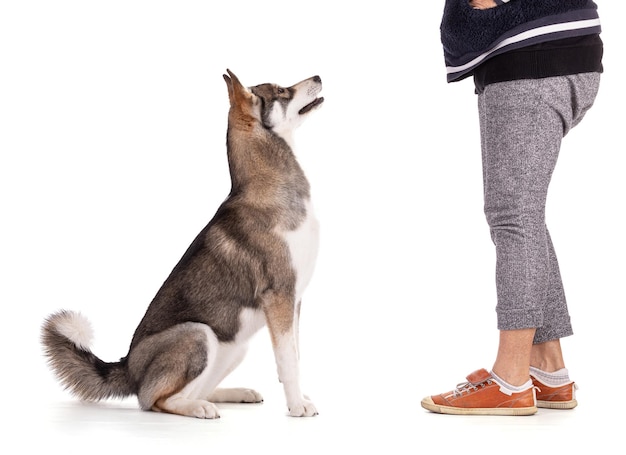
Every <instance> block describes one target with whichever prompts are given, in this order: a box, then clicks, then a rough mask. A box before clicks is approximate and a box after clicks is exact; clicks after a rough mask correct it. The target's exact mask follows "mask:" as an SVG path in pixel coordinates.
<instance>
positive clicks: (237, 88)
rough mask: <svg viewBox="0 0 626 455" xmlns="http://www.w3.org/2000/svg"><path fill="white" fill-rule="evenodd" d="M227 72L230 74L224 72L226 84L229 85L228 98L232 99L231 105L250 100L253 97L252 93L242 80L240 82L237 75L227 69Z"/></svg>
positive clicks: (239, 104) (240, 104) (241, 103)
mask: <svg viewBox="0 0 626 455" xmlns="http://www.w3.org/2000/svg"><path fill="white" fill-rule="evenodd" d="M226 72H227V73H228V75H226V74H224V80H225V81H226V86H227V87H228V99H229V100H230V105H231V106H242V105H243V102H244V101H248V102H249V101H250V99H251V98H252V94H251V93H250V92H249V91H248V89H246V88H245V87H244V86H243V85H242V84H241V82H239V78H238V77H237V76H235V74H234V73H233V72H232V71H231V70H229V69H227V70H226Z"/></svg>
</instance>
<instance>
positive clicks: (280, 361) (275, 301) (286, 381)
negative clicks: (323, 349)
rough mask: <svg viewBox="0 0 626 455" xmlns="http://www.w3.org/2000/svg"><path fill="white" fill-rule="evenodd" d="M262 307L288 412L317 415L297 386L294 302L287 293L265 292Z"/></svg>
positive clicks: (294, 414) (303, 415)
mask: <svg viewBox="0 0 626 455" xmlns="http://www.w3.org/2000/svg"><path fill="white" fill-rule="evenodd" d="M263 310H264V311H265V316H266V319H267V326H268V328H269V331H270V336H271V338H272V346H273V348H274V357H275V358H276V366H277V369H278V379H279V380H280V382H281V383H282V384H283V388H284V391H285V398H286V399H287V407H288V408H289V415H291V416H294V417H309V416H315V415H317V414H318V413H317V409H316V408H315V405H314V404H313V403H312V402H311V400H309V399H308V398H307V397H305V396H304V395H303V394H302V390H301V389H300V367H299V359H298V357H299V355H298V346H297V344H298V342H297V338H298V330H297V328H296V321H297V319H298V318H297V315H296V305H295V304H294V302H293V299H292V298H290V297H289V296H287V295H281V294H278V293H275V292H268V293H267V294H266V295H265V296H264V297H263Z"/></svg>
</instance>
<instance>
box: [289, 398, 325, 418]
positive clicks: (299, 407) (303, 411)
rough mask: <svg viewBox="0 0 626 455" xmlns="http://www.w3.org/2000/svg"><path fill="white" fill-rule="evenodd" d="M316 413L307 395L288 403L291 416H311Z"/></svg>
mask: <svg viewBox="0 0 626 455" xmlns="http://www.w3.org/2000/svg"><path fill="white" fill-rule="evenodd" d="M318 414H319V413H318V412H317V409H316V408H315V405H314V404H313V402H312V401H311V400H309V399H308V397H303V398H302V400H300V401H299V402H297V403H292V404H291V405H289V415H290V416H291V417H313V416H316V415H318Z"/></svg>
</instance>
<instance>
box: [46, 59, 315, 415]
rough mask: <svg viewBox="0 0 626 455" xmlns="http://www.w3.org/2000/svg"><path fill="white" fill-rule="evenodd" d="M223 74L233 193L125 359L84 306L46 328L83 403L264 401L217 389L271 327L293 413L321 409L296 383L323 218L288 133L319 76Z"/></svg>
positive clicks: (160, 405)
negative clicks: (108, 351)
mask: <svg viewBox="0 0 626 455" xmlns="http://www.w3.org/2000/svg"><path fill="white" fill-rule="evenodd" d="M227 73H228V74H227V75H226V74H225V75H224V80H225V81H226V85H227V87H228V96H229V100H230V111H229V114H228V131H227V141H226V145H227V153H228V164H229V168H230V176H231V181H232V187H231V191H230V194H229V196H228V197H227V199H226V200H225V201H224V202H223V203H222V205H221V206H220V207H219V208H218V210H217V212H216V214H215V216H214V217H213V219H212V220H211V221H210V222H209V224H208V225H207V226H206V227H205V228H204V229H203V230H202V231H201V232H200V234H199V235H198V236H197V237H196V239H195V240H194V241H193V242H192V244H191V245H190V246H189V248H188V249H187V251H186V252H185V254H184V255H183V257H182V258H181V259H180V261H179V262H178V264H177V265H176V266H175V267H174V269H173V270H172V272H171V274H170V275H169V277H168V278H167V279H166V280H165V282H164V283H163V285H162V287H161V288H160V289H159V291H158V292H157V294H156V296H155V297H154V299H153V300H152V303H151V304H150V305H149V307H148V309H147V311H146V313H145V315H144V317H143V319H142V320H141V322H140V323H139V326H138V327H137V329H136V331H135V334H134V336H133V338H132V341H131V343H130V349H129V351H128V354H127V355H126V356H125V357H123V358H122V359H121V360H120V361H118V362H112V363H108V362H104V361H102V360H100V359H99V358H98V357H96V356H95V355H94V354H93V353H92V352H91V351H90V349H89V342H90V339H91V328H90V325H89V322H88V321H87V320H86V319H85V318H84V317H83V316H82V315H81V314H80V313H77V312H73V311H65V310H62V311H59V312H57V313H55V314H52V315H51V316H49V317H48V318H47V319H46V321H45V322H44V324H43V328H42V343H43V346H44V351H45V354H46V356H47V359H48V363H49V365H50V367H51V368H52V370H53V371H54V373H55V374H56V375H57V377H58V379H59V381H60V382H61V383H62V384H63V385H64V386H65V388H67V389H69V390H70V391H71V392H72V393H73V394H74V395H76V396H77V397H78V398H80V399H83V400H102V399H106V398H114V397H127V396H131V395H136V396H137V398H138V401H139V405H140V406H141V408H142V409H144V410H153V411H162V412H169V413H173V414H180V415H184V416H193V417H199V418H205V419H213V418H217V417H219V416H220V414H219V410H218V408H217V406H216V405H215V403H220V402H245V403H258V402H261V401H263V399H262V397H261V395H260V394H259V393H258V392H256V391H254V390H251V389H223V388H218V385H219V384H220V383H221V382H222V380H223V379H224V378H225V377H226V376H227V375H228V374H229V373H230V372H232V371H233V369H234V368H236V367H237V366H238V365H239V363H240V362H241V361H242V360H243V358H244V355H245V352H246V347H247V343H248V340H249V339H250V337H251V336H252V335H253V334H254V333H255V332H257V331H258V330H259V329H260V328H261V327H263V326H265V325H267V327H268V329H269V333H270V336H271V341H272V345H273V350H274V354H275V358H276V365H277V369H278V377H279V380H280V382H281V383H282V384H283V387H284V392H285V396H286V401H287V407H288V409H289V415H291V416H314V415H317V410H316V408H315V406H314V405H313V403H312V402H311V401H310V400H309V399H308V398H307V397H306V396H305V395H303V393H302V391H301V390H300V382H299V367H298V323H299V312H300V301H301V298H302V294H303V292H304V290H305V288H306V286H307V284H308V282H309V280H310V278H311V275H312V273H313V267H314V263H315V259H316V255H317V247H318V223H317V221H316V219H315V217H314V214H313V210H312V207H311V198H310V191H309V183H308V181H307V179H306V177H305V175H304V173H303V171H302V169H301V167H300V165H299V164H298V162H297V160H296V158H295V156H294V152H293V148H292V147H293V143H292V132H293V130H294V129H295V128H296V127H297V126H299V125H300V124H301V123H302V122H303V120H304V119H305V118H306V117H307V116H308V114H309V113H310V112H312V111H314V110H315V109H316V108H318V107H319V106H320V105H321V104H322V102H323V101H324V99H323V98H321V97H320V98H318V97H317V95H318V93H319V92H320V91H321V89H322V82H321V79H320V78H319V76H314V77H311V78H309V79H306V80H303V81H301V82H299V83H297V84H295V85H293V86H291V87H280V86H278V85H275V84H261V85H257V86H255V87H249V88H245V87H244V86H243V85H242V84H241V83H240V82H239V79H237V77H236V76H235V75H234V74H233V73H232V72H230V70H227Z"/></svg>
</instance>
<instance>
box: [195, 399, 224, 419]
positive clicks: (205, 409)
mask: <svg viewBox="0 0 626 455" xmlns="http://www.w3.org/2000/svg"><path fill="white" fill-rule="evenodd" d="M192 414H193V416H194V417H197V418H199V419H219V418H220V411H219V409H217V406H215V405H214V404H213V403H211V402H208V401H205V402H200V403H199V404H198V406H196V408H195V409H194V410H192Z"/></svg>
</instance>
